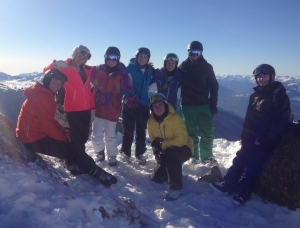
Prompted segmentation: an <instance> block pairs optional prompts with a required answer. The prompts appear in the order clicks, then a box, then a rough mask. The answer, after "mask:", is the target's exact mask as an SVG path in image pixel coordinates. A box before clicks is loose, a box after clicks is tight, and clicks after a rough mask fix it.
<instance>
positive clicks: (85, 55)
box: [78, 50, 92, 60]
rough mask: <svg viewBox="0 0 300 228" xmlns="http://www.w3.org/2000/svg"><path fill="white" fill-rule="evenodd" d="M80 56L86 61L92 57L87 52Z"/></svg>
mask: <svg viewBox="0 0 300 228" xmlns="http://www.w3.org/2000/svg"><path fill="white" fill-rule="evenodd" d="M78 54H79V56H80V57H81V58H82V59H86V60H89V59H90V58H91V57H92V55H91V53H89V52H87V51H85V50H81V51H80V52H79V53H78Z"/></svg>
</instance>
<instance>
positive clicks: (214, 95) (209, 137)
mask: <svg viewBox="0 0 300 228" xmlns="http://www.w3.org/2000/svg"><path fill="white" fill-rule="evenodd" d="M187 49H188V55H189V57H188V58H187V59H186V60H185V61H183V62H182V63H181V64H180V65H179V67H178V68H179V69H180V70H182V72H183V76H182V79H181V104H182V113H183V118H184V121H185V124H186V128H187V131H188V134H189V136H191V137H192V138H193V140H194V159H193V160H194V162H195V163H199V157H201V160H202V162H203V163H208V164H215V163H216V160H214V158H213V153H212V145H213V140H214V126H213V115H215V114H217V112H218V109H217V103H218V90H219V84H218V81H217V79H216V76H215V73H214V70H213V67H212V66H211V65H210V64H209V63H207V61H206V60H205V59H204V58H203V55H202V52H203V46H202V44H201V43H200V42H199V41H193V42H191V43H190V44H189V45H188V48H187ZM199 133H200V136H201V139H200V156H199V136H198V135H199Z"/></svg>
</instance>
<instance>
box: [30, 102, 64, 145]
mask: <svg viewBox="0 0 300 228" xmlns="http://www.w3.org/2000/svg"><path fill="white" fill-rule="evenodd" d="M50 99H51V98H50ZM50 99H49V98H48V97H47V98H46V97H45V98H44V99H43V100H42V102H39V103H38V104H37V105H36V106H35V109H36V113H37V119H38V121H39V123H40V126H41V128H42V131H43V132H44V133H45V134H46V135H48V136H49V137H50V138H53V139H56V140H60V141H66V136H65V133H66V130H65V129H64V128H63V127H62V126H61V125H60V124H59V123H58V122H57V120H56V119H55V118H54V115H55V111H56V106H55V105H50V104H51V103H53V101H52V100H50Z"/></svg>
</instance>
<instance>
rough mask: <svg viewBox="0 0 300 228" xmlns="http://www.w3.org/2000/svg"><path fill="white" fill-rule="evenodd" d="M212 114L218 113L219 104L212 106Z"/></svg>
mask: <svg viewBox="0 0 300 228" xmlns="http://www.w3.org/2000/svg"><path fill="white" fill-rule="evenodd" d="M210 112H211V115H212V116H213V115H216V114H217V113H218V109H217V106H210Z"/></svg>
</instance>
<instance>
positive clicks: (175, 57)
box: [164, 53, 179, 62]
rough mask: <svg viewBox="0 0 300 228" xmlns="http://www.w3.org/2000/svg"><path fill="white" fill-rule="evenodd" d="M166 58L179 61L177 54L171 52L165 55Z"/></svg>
mask: <svg viewBox="0 0 300 228" xmlns="http://www.w3.org/2000/svg"><path fill="white" fill-rule="evenodd" d="M164 60H173V61H176V62H178V61H179V58H178V56H177V55H176V54H174V53H170V54H167V55H166V56H165V57H164Z"/></svg>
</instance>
